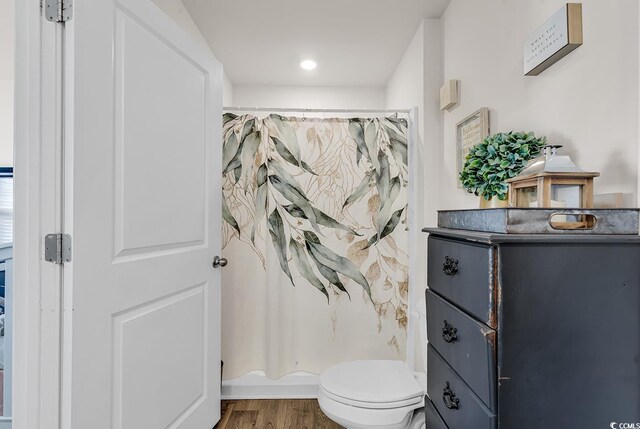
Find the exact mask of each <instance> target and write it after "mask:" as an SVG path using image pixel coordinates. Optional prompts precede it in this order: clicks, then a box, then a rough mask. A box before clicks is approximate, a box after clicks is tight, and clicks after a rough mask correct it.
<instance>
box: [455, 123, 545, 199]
mask: <svg viewBox="0 0 640 429" xmlns="http://www.w3.org/2000/svg"><path fill="white" fill-rule="evenodd" d="M546 142H547V140H546V138H545V137H539V138H538V137H536V136H535V134H534V133H532V132H529V133H525V132H513V131H510V132H508V133H498V134H494V135H492V136H489V137H487V138H485V139H484V140H483V141H482V143H480V144H477V145H475V146H474V147H473V148H471V150H470V151H469V154H468V155H467V157H466V158H465V163H464V166H463V167H462V171H461V172H460V181H461V182H462V186H463V187H464V189H466V190H467V192H469V193H473V194H475V195H479V196H482V197H484V198H485V199H487V200H489V199H491V198H492V197H494V196H497V197H498V198H499V199H500V200H505V199H506V198H507V191H508V190H509V186H508V185H507V184H506V183H505V181H506V180H508V179H511V178H512V177H515V176H517V175H518V174H519V173H520V172H521V171H522V169H523V168H524V167H525V165H526V164H527V161H529V160H530V159H531V158H533V157H535V156H537V155H539V154H540V152H541V150H542V148H543V147H544V146H545V145H546Z"/></svg>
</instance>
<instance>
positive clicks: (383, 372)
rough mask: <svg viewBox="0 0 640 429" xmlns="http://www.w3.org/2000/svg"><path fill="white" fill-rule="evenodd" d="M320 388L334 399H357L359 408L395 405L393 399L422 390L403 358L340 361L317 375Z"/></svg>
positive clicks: (408, 398) (419, 395) (406, 397)
mask: <svg viewBox="0 0 640 429" xmlns="http://www.w3.org/2000/svg"><path fill="white" fill-rule="evenodd" d="M320 388H321V389H323V390H324V391H326V392H328V393H330V394H331V395H332V396H333V397H334V398H336V400H339V399H337V398H344V400H347V401H351V402H357V403H358V404H360V405H361V406H362V408H395V407H394V406H393V404H394V403H399V402H402V401H413V400H414V399H415V398H422V395H424V391H423V389H422V387H421V386H420V384H419V383H418V382H417V380H416V379H415V377H414V376H413V374H412V373H411V370H410V369H409V367H408V366H407V365H406V364H405V363H404V362H402V361H393V360H357V361H349V362H342V363H339V364H337V365H334V366H333V367H331V368H329V369H327V370H326V371H325V372H323V373H322V375H321V376H320Z"/></svg>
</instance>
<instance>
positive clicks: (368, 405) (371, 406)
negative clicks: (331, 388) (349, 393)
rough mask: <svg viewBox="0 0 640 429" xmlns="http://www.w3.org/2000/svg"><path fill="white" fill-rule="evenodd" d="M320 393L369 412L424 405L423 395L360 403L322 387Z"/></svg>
mask: <svg viewBox="0 0 640 429" xmlns="http://www.w3.org/2000/svg"><path fill="white" fill-rule="evenodd" d="M320 393H321V394H322V395H324V396H325V397H326V398H328V399H331V400H333V401H336V402H339V403H341V404H345V405H350V406H352V407H358V408H365V409H368V410H376V409H380V410H389V409H393V408H404V407H410V406H412V405H416V404H422V399H423V397H422V395H419V396H415V397H413V398H409V399H404V400H401V401H392V402H366V401H359V400H357V399H352V398H344V397H342V396H338V395H336V394H333V393H331V392H328V391H327V390H325V389H324V388H323V387H322V386H320Z"/></svg>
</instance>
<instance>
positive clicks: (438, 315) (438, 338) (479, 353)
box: [427, 290, 497, 411]
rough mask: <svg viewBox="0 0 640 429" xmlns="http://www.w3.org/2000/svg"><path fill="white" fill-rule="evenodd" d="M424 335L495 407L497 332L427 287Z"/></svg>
mask: <svg viewBox="0 0 640 429" xmlns="http://www.w3.org/2000/svg"><path fill="white" fill-rule="evenodd" d="M427 338H428V340H429V344H431V345H432V346H433V347H435V349H436V350H437V351H438V353H440V355H441V356H442V357H443V358H444V359H445V360H446V361H447V363H448V364H449V365H451V367H452V368H453V369H454V370H455V371H456V372H457V373H458V375H459V376H460V377H462V379H463V380H464V381H465V382H466V383H467V384H468V385H469V387H471V389H473V391H474V392H475V393H476V394H477V395H478V396H479V397H480V399H482V401H483V402H484V403H485V404H486V405H487V406H488V407H489V408H490V409H492V410H494V411H496V410H497V407H496V351H495V347H496V332H495V331H494V330H493V329H491V328H488V327H486V326H484V325H483V324H481V323H479V322H476V321H475V320H474V319H473V318H471V317H469V316H468V315H467V314H465V313H463V312H462V311H460V310H459V309H457V308H456V307H454V306H453V305H451V304H450V303H448V302H447V301H445V300H444V299H442V298H440V297H439V296H438V295H436V294H435V293H433V292H431V291H430V290H428V291H427Z"/></svg>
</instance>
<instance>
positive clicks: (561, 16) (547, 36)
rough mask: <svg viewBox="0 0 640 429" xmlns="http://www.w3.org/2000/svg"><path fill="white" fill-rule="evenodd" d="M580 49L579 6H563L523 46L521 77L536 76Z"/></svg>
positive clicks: (577, 4)
mask: <svg viewBox="0 0 640 429" xmlns="http://www.w3.org/2000/svg"><path fill="white" fill-rule="evenodd" d="M580 45H582V3H567V4H566V5H565V6H563V7H562V8H561V9H560V10H559V11H557V12H556V13H554V14H553V16H552V17H551V18H549V19H548V20H547V22H545V23H544V24H542V26H540V28H538V29H537V30H536V31H534V32H533V34H531V36H529V38H528V39H527V40H526V41H525V42H524V74H525V76H537V75H539V74H540V73H542V72H543V71H545V70H546V69H548V68H549V67H551V66H552V65H553V64H555V63H556V62H558V61H559V60H560V59H562V58H563V57H564V56H566V55H567V54H568V53H569V52H571V51H573V50H574V49H576V48H577V47H578V46H580Z"/></svg>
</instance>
